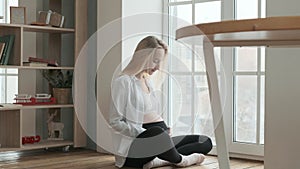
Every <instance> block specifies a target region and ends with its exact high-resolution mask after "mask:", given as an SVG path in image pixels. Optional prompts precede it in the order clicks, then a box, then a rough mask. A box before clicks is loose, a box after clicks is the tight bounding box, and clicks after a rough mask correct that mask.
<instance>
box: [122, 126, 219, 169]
mask: <svg viewBox="0 0 300 169" xmlns="http://www.w3.org/2000/svg"><path fill="white" fill-rule="evenodd" d="M143 128H145V129H147V130H146V131H144V132H143V133H141V134H140V135H139V136H138V137H137V138H147V137H153V136H156V135H159V139H160V140H159V141H154V142H156V143H151V145H146V144H144V142H143V141H141V142H142V143H140V144H141V145H140V146H139V147H137V146H136V144H135V142H133V144H132V145H131V147H130V150H129V156H128V158H126V162H125V166H128V167H137V168H141V167H143V165H144V164H146V163H147V162H149V161H151V160H153V159H154V158H155V157H158V158H160V159H163V160H166V161H170V162H172V163H178V153H179V154H183V155H190V154H192V153H201V154H207V153H208V152H210V151H211V149H212V147H213V146H212V141H211V139H210V138H209V137H207V136H204V135H183V136H175V137H172V138H170V137H169V135H168V134H167V132H166V130H168V127H167V125H166V124H165V123H164V122H155V123H148V124H144V125H143ZM157 128H160V131H157V130H159V129H157ZM154 130H155V132H154ZM163 131H165V132H163ZM161 133H164V134H161ZM162 135H163V137H162ZM161 137H162V138H164V139H161ZM163 143H164V144H163ZM165 144H166V145H165ZM174 145H175V148H174ZM162 146H167V147H171V149H170V150H168V151H165V152H164V153H161V154H158V155H155V156H151V155H150V156H149V157H142V158H140V156H132V154H131V153H133V151H132V150H133V149H138V150H140V151H142V152H143V154H144V155H145V152H146V151H149V150H147V148H148V149H150V150H152V149H153V147H159V148H161V147H162ZM174 149H175V150H176V151H175V150H174ZM152 151H153V150H152ZM150 152H151V151H150ZM135 154H136V155H137V153H135ZM179 156H180V155H179ZM132 157H134V158H132ZM180 161H181V157H180V160H179V162H180Z"/></svg>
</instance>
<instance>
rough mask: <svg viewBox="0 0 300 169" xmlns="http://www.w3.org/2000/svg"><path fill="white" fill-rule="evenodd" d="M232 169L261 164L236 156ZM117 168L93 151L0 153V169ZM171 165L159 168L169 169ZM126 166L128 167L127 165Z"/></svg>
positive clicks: (207, 165)
mask: <svg viewBox="0 0 300 169" xmlns="http://www.w3.org/2000/svg"><path fill="white" fill-rule="evenodd" d="M230 165H231V169H263V168H264V166H263V163H262V162H257V161H246V160H239V159H231V160H230ZM4 168H5V169H63V168H68V169H96V168H97V169H98V168H101V169H117V168H116V167H115V166H114V157H113V156H111V155H103V154H100V153H97V152H95V151H92V150H85V149H75V150H70V151H69V152H62V151H61V150H57V149H56V150H47V151H46V150H45V151H44V150H42V151H26V152H12V153H0V169H4ZM171 168H174V167H171V166H169V167H161V168H160V169H171ZM188 168H193V169H217V168H219V167H218V162H217V158H216V157H214V156H206V159H205V161H204V162H203V163H202V164H201V165H197V166H196V165H195V166H191V167H188ZM127 169H128V168H127Z"/></svg>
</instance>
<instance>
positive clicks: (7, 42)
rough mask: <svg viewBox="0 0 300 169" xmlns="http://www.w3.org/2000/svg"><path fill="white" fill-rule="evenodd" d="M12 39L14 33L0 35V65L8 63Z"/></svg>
mask: <svg viewBox="0 0 300 169" xmlns="http://www.w3.org/2000/svg"><path fill="white" fill-rule="evenodd" d="M14 41H15V35H5V36H1V37H0V65H8V61H9V57H10V55H11V53H12V49H13V46H14Z"/></svg>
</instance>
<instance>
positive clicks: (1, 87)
mask: <svg viewBox="0 0 300 169" xmlns="http://www.w3.org/2000/svg"><path fill="white" fill-rule="evenodd" d="M0 70H1V69H0ZM0 91H1V92H0V103H5V92H4V91H5V78H4V76H1V75H0Z"/></svg>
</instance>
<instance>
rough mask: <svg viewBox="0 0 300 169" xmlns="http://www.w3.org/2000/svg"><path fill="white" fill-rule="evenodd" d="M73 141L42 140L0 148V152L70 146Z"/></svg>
mask: <svg viewBox="0 0 300 169" xmlns="http://www.w3.org/2000/svg"><path fill="white" fill-rule="evenodd" d="M73 144H74V143H73V142H72V141H68V140H61V141H60V140H55V141H54V140H42V141H41V142H39V143H35V144H26V145H22V147H21V148H0V152H6V151H21V150H33V149H42V148H51V147H63V146H71V145H73Z"/></svg>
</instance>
